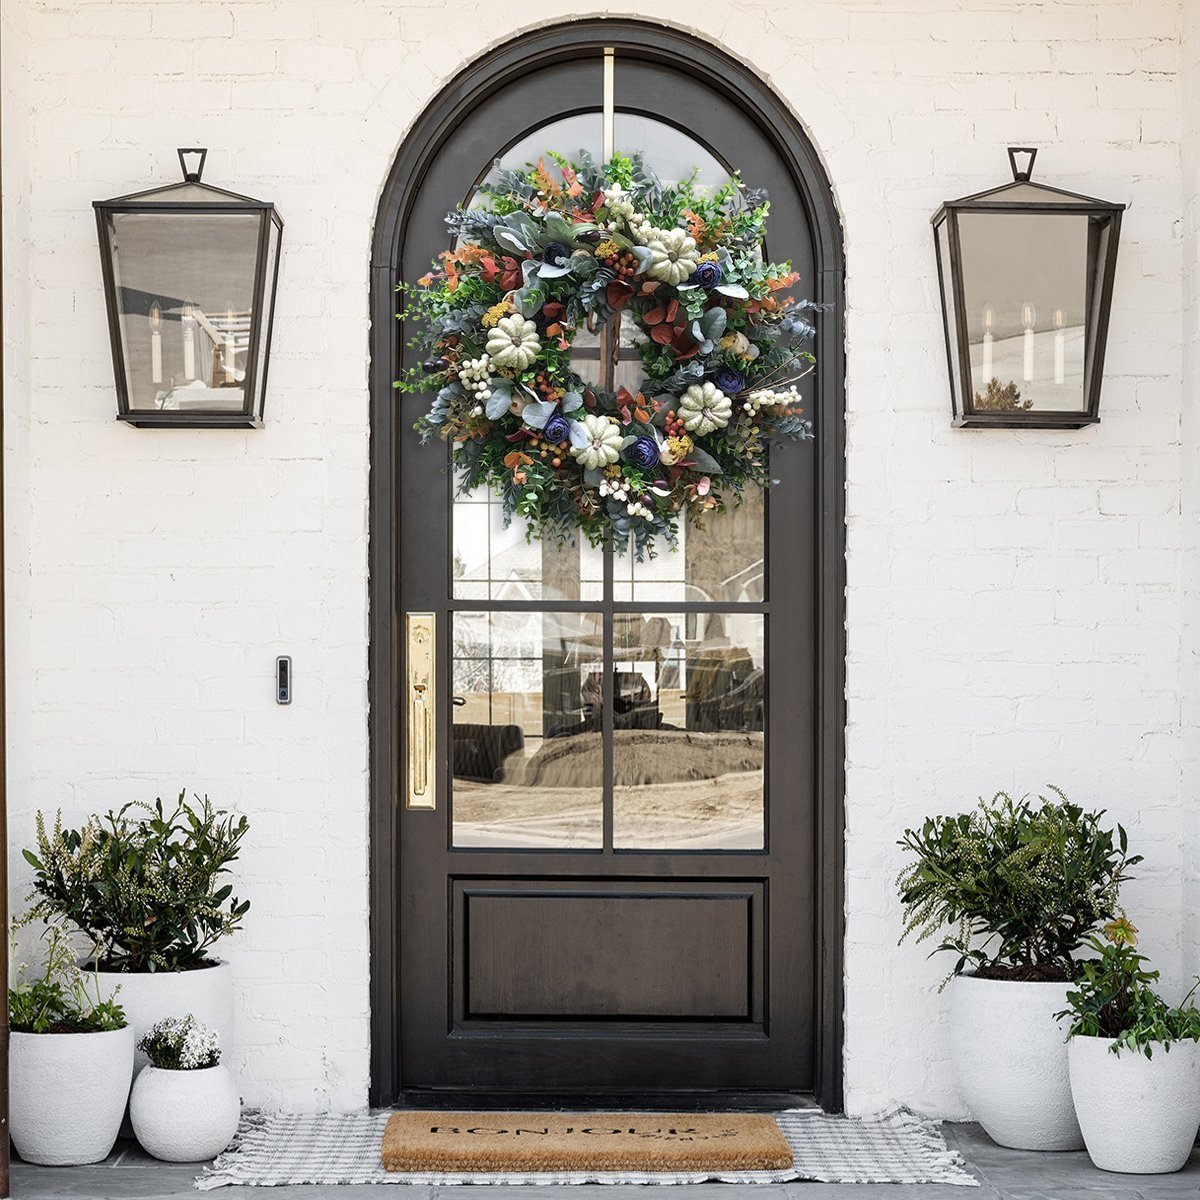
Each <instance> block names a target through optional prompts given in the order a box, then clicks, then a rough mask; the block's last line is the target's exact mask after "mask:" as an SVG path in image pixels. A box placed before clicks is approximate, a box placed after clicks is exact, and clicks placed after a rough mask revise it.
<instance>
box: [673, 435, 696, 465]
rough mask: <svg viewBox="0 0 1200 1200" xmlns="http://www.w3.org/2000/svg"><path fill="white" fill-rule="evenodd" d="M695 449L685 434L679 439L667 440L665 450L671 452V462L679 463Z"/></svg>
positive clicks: (693, 443)
mask: <svg viewBox="0 0 1200 1200" xmlns="http://www.w3.org/2000/svg"><path fill="white" fill-rule="evenodd" d="M694 447H695V442H693V441H692V439H691V438H690V437H688V435H687V434H686V433H684V434H681V435H680V436H679V437H669V438H667V449H668V450H669V451H670V452H671V461H672V462H681V461H682V460H683V459H685V458H687V456H688V455H689V454H691V452H692V450H693V449H694Z"/></svg>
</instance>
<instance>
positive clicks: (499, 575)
mask: <svg viewBox="0 0 1200 1200" xmlns="http://www.w3.org/2000/svg"><path fill="white" fill-rule="evenodd" d="M451 525H452V527H453V538H454V563H453V574H454V579H453V587H454V598H455V599H456V600H599V599H600V598H601V595H602V593H603V588H604V555H603V553H602V552H601V551H599V550H597V549H595V548H594V547H592V546H590V545H589V544H588V543H587V541H586V540H583V539H580V540H577V542H576V544H575V545H574V546H572V545H571V544H570V543H569V542H564V543H563V545H561V546H559V545H556V544H555V543H554V542H553V541H551V540H550V539H534V540H532V541H531V540H530V539H529V538H528V537H527V536H526V525H525V521H524V519H523V518H521V517H516V518H514V519H513V520H512V521H511V522H510V523H509V524H508V526H507V527H506V526H505V524H504V509H503V506H502V504H501V501H500V497H499V496H498V495H497V494H496V492H495V491H493V489H491V488H490V487H486V486H481V487H478V488H476V489H475V490H474V491H473V492H472V493H471V494H470V495H467V496H462V495H458V496H455V497H454V505H453V509H452V512H451Z"/></svg>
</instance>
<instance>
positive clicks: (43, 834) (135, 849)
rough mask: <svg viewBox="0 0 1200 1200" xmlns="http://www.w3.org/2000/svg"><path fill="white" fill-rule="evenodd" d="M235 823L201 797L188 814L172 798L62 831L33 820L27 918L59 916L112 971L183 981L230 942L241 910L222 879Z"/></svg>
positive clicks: (238, 822) (242, 826) (234, 843)
mask: <svg viewBox="0 0 1200 1200" xmlns="http://www.w3.org/2000/svg"><path fill="white" fill-rule="evenodd" d="M248 828H249V823H248V822H247V820H246V818H245V817H234V816H232V815H230V814H228V813H225V812H223V811H221V810H218V809H215V808H214V807H213V806H212V804H211V803H210V802H209V799H208V797H207V796H205V798H204V799H203V801H197V804H196V805H195V806H193V805H191V804H189V803H188V802H187V800H186V798H185V793H183V792H181V793H180V795H179V800H178V802H177V803H176V805H175V808H174V810H173V811H171V812H167V811H166V810H165V809H164V807H163V802H162V800H156V801H155V802H154V804H153V805H148V804H136V803H135V804H126V805H125V806H124V807H123V808H122V809H120V811H119V812H115V813H114V812H111V811H110V812H108V813H107V814H106V815H105V816H104V817H96V816H93V817H90V818H89V819H88V820H87V822H86V823H85V824H84V825H83V826H82V827H81V828H79V829H64V828H63V826H62V815H61V813H60V814H59V815H58V816H57V817H56V818H55V822H54V826H53V828H52V829H51V830H47V829H46V824H45V818H44V817H43V815H42V814H41V813H38V815H37V848H36V850H26V851H25V860H26V861H27V862H28V863H29V865H30V866H31V867H33V870H34V878H33V896H32V897H31V899H32V900H33V913H34V914H35V915H37V916H43V917H47V918H49V917H53V916H62V917H65V918H66V919H67V920H68V921H71V922H72V923H73V924H75V925H76V926H78V927H79V929H81V930H82V931H83V932H84V933H85V934H86V935H87V936H88V937H89V938H91V939H92V942H93V944H94V946H95V950H96V956H97V958H98V959H99V961H100V962H101V963H102V965H103V966H105V967H106V968H109V969H111V970H118V971H186V970H190V969H193V968H195V967H199V966H202V965H204V963H205V960H206V958H207V955H208V950H209V948H210V947H211V946H212V945H213V944H214V943H215V942H217V941H218V940H219V939H220V938H223V937H226V936H228V935H229V934H230V933H233V932H234V930H236V929H237V928H238V927H239V925H240V924H241V922H242V919H243V918H244V917H245V915H246V913H247V911H248V910H249V908H250V902H249V901H248V900H239V899H237V897H235V896H234V895H233V887H232V885H231V884H229V883H227V882H225V881H224V880H223V879H222V876H224V875H225V874H227V873H228V871H229V866H230V864H231V863H232V862H234V861H235V860H236V859H237V857H238V851H239V848H240V846H241V842H242V839H243V837H245V835H246V832H247V830H248Z"/></svg>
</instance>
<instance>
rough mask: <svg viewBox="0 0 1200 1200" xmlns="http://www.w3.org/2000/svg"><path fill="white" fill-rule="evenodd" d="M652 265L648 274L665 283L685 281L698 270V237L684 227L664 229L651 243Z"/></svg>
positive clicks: (648, 267) (647, 269)
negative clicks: (690, 234)
mask: <svg viewBox="0 0 1200 1200" xmlns="http://www.w3.org/2000/svg"><path fill="white" fill-rule="evenodd" d="M648 249H649V251H650V265H649V266H647V268H646V274H647V275H649V276H650V278H651V279H661V280H662V281H663V283H670V284H679V283H683V281H684V280H685V279H687V278H688V276H689V275H691V274H693V273H694V272H695V270H696V264H697V263H698V262H699V261H700V255H699V253H698V252H697V250H696V239H695V238H694V237H689V236H688V234H687V233H686V232H685V231H684V230H682V229H663V230H661V231H660V232H659V234H658V236H657V237H655V239H654V240H653V241H652V242H650V243H649V246H648Z"/></svg>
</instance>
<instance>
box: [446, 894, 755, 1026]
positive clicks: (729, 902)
mask: <svg viewBox="0 0 1200 1200" xmlns="http://www.w3.org/2000/svg"><path fill="white" fill-rule="evenodd" d="M456 890H457V891H458V893H459V894H458V897H457V899H458V903H457V904H456V905H455V908H456V909H457V910H458V914H459V921H458V922H456V923H457V924H458V932H459V936H458V937H456V938H455V937H452V939H451V940H452V946H453V947H454V948H455V950H456V953H454V955H453V959H454V961H455V966H456V968H457V970H456V971H455V975H456V977H457V981H458V983H459V986H458V987H456V988H455V991H456V992H457V993H458V995H457V997H456V1000H457V1003H456V1004H455V1008H456V1009H457V1013H456V1016H457V1018H458V1021H459V1022H466V1023H473V1022H487V1021H497V1020H500V1021H505V1022H516V1023H520V1024H525V1023H530V1024H544V1023H548V1022H550V1023H558V1022H572V1023H578V1022H596V1023H604V1022H654V1023H659V1022H688V1023H694V1022H719V1023H722V1024H729V1023H739V1022H754V1021H758V1020H761V1009H762V998H761V984H762V979H763V977H764V967H765V964H763V963H762V962H761V958H762V953H763V949H762V948H763V938H762V913H763V903H762V901H763V884H762V881H745V882H741V881H737V882H734V881H731V882H728V883H724V884H720V883H718V884H715V885H714V882H713V881H711V880H709V881H703V882H702V881H695V882H687V881H680V880H672V881H670V882H666V881H663V882H661V883H657V884H654V883H650V884H648V883H646V882H644V881H619V880H601V879H579V880H570V881H564V880H561V879H556V880H510V881H504V883H503V884H502V885H501V886H499V887H496V886H490V885H489V884H487V883H484V882H482V881H460V884H459V887H458V888H457V889H456Z"/></svg>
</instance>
